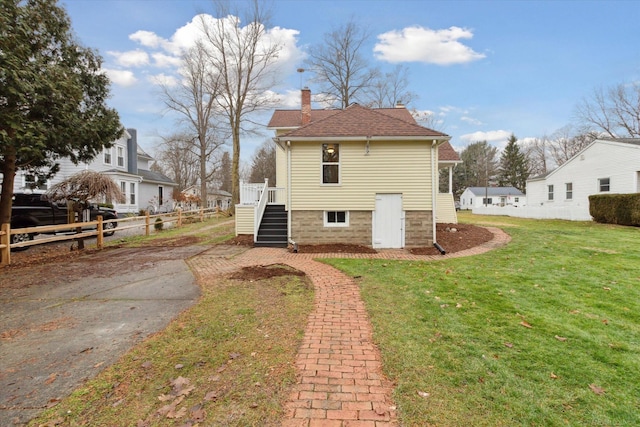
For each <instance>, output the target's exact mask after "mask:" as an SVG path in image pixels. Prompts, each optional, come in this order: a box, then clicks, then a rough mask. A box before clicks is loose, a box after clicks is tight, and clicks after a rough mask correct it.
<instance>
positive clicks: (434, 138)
mask: <svg viewBox="0 0 640 427" xmlns="http://www.w3.org/2000/svg"><path fill="white" fill-rule="evenodd" d="M279 138H280V139H282V140H285V141H291V142H318V141H344V142H346V141H390V140H393V141H430V142H431V141H437V143H438V145H440V144H443V143H445V142H447V141H449V140H450V139H451V137H450V136H448V135H438V136H435V135H434V136H286V135H282V136H280V137H279Z"/></svg>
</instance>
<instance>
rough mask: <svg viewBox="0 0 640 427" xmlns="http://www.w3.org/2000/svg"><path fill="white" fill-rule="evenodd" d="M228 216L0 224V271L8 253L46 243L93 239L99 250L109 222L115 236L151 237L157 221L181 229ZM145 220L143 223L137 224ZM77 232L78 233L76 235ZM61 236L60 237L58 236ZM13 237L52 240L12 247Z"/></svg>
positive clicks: (205, 212) (210, 212) (216, 212)
mask: <svg viewBox="0 0 640 427" xmlns="http://www.w3.org/2000/svg"><path fill="white" fill-rule="evenodd" d="M220 215H228V213H226V212H224V211H222V210H221V209H220V208H208V209H195V210H189V211H182V210H177V211H175V212H169V213H163V214H155V215H150V214H149V213H148V212H147V214H146V215H144V216H133V217H126V218H118V219H110V220H103V219H102V216H98V217H97V219H96V220H95V221H88V222H76V223H73V224H61V225H45V226H41V227H26V228H14V229H12V228H11V225H10V224H2V225H1V226H0V267H2V266H5V265H9V264H11V249H17V248H27V247H29V246H35V245H42V244H46V243H52V242H58V241H65V240H77V239H79V238H85V237H93V236H96V247H97V248H98V249H102V248H103V247H104V233H105V230H104V224H105V223H108V222H117V223H118V226H117V227H116V228H113V229H109V230H108V231H107V232H111V231H112V230H113V231H115V232H119V231H123V230H128V229H135V228H144V235H145V236H148V235H149V234H150V233H151V227H152V226H154V224H155V222H156V221H157V218H160V219H161V220H162V223H163V226H164V225H165V224H171V223H175V226H176V227H181V226H182V225H183V224H184V223H187V222H194V221H199V222H202V221H204V220H205V218H209V217H212V216H220ZM141 220H144V222H143V223H141V222H140V221H141ZM78 228H80V229H81V231H78ZM58 233H62V234H58ZM16 234H31V235H35V234H42V235H45V234H52V235H51V236H48V237H45V238H40V239H35V240H28V241H24V242H19V243H13V244H12V243H11V236H13V235H16Z"/></svg>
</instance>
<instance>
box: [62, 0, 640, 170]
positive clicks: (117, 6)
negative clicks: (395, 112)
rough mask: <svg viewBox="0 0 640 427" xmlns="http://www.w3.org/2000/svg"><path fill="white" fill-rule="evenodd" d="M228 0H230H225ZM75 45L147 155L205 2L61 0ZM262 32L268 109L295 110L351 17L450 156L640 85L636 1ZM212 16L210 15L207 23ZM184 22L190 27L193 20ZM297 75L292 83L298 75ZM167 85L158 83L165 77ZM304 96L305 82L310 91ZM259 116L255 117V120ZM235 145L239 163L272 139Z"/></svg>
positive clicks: (326, 18)
mask: <svg viewBox="0 0 640 427" xmlns="http://www.w3.org/2000/svg"><path fill="white" fill-rule="evenodd" d="M236 1H239V0H236ZM60 3H61V5H63V6H64V7H65V8H66V10H67V12H68V13H69V15H70V17H71V20H72V25H73V29H74V31H75V33H76V35H77V37H78V38H79V39H80V41H81V42H82V43H83V44H84V45H85V46H88V47H92V48H95V49H97V50H98V51H99V53H100V54H101V55H102V57H103V58H104V64H103V68H104V69H105V70H106V71H107V73H108V75H109V76H110V77H111V80H112V95H113V96H112V98H111V99H110V100H109V103H110V105H111V106H113V107H114V108H116V109H117V110H118V112H119V114H120V117H121V121H122V123H123V125H124V126H125V127H134V128H136V129H138V137H139V142H140V143H141V145H142V146H143V147H144V148H145V150H147V151H149V152H150V153H153V152H154V151H155V147H156V145H157V144H158V143H159V141H160V135H168V134H170V133H171V132H172V131H173V130H174V129H175V123H174V121H173V119H172V118H171V117H169V116H167V115H163V106H162V105H163V104H162V100H161V98H160V96H159V94H158V88H157V85H156V84H154V82H157V81H158V80H159V79H160V80H162V79H168V78H171V77H170V76H172V75H175V70H176V67H177V61H176V59H177V57H178V56H179V52H180V49H181V48H184V47H185V46H188V45H189V44H190V43H191V42H192V40H193V39H194V37H195V36H194V34H195V33H196V32H195V29H194V24H193V22H195V21H194V17H195V16H196V15H198V14H200V13H209V14H211V13H213V10H214V8H213V5H212V2H211V1H210V0H61V2H60ZM269 4H270V5H271V9H272V12H273V13H272V19H271V24H272V25H271V26H270V34H271V35H272V36H273V37H278V38H279V40H280V41H281V42H282V43H283V44H284V46H285V51H284V53H283V55H282V64H281V69H282V70H283V72H282V76H281V80H282V84H281V85H279V86H278V87H276V88H274V91H275V92H277V93H278V94H281V95H282V102H281V105H280V106H279V108H295V107H297V106H298V105H299V89H300V82H301V80H300V79H301V76H300V74H299V73H297V72H296V69H297V68H299V67H303V66H304V65H303V62H304V58H305V55H306V54H307V52H308V51H309V48H310V47H311V46H313V45H315V44H317V43H319V42H321V41H322V38H323V35H324V33H326V32H328V31H330V30H331V29H333V28H335V27H336V26H337V25H339V24H342V23H345V22H347V21H348V20H349V19H354V20H355V21H356V22H358V23H359V24H360V25H362V26H363V27H366V28H368V30H369V31H370V32H371V34H372V35H373V37H372V40H371V44H370V45H368V46H367V47H366V49H365V51H364V53H365V54H366V55H367V56H368V58H369V60H370V61H371V64H372V65H375V66H379V67H380V68H381V69H382V70H383V71H385V70H386V71H390V70H391V69H393V68H394V67H395V66H396V64H401V65H406V66H408V67H409V71H410V74H409V80H410V89H411V90H412V91H413V92H415V93H417V94H418V96H419V99H418V100H417V101H415V102H414V107H415V108H416V109H418V110H420V111H429V112H432V113H433V114H435V115H436V117H437V119H438V120H439V121H440V125H438V130H441V131H444V132H446V133H447V134H449V135H451V137H452V139H451V142H452V144H453V146H454V147H455V148H456V149H458V150H461V149H463V148H464V147H465V146H466V145H468V144H469V143H472V142H475V141H478V140H485V139H486V140H488V141H489V142H490V143H491V144H493V145H495V146H497V147H499V148H501V147H503V146H504V144H505V142H506V139H507V137H508V136H509V135H510V134H511V133H514V134H515V135H516V136H517V137H518V138H519V139H520V140H522V141H525V140H526V139H527V138H534V137H542V136H543V135H549V134H552V133H553V132H554V131H556V130H558V129H559V128H561V127H563V126H565V125H568V124H569V123H571V122H573V121H574V112H575V107H576V105H577V104H578V102H579V101H580V100H581V99H583V98H585V97H589V96H590V95H591V93H592V92H593V90H594V89H596V88H607V87H610V86H613V85H617V84H620V83H630V82H634V81H638V80H640V31H639V30H638V23H639V22H640V2H638V1H632V0H628V1H577V0H576V1H420V0H413V1H411V0H409V1H399V0H395V1H394V0H366V1H365V0H342V1H329V0H327V1H323V0H316V1H313V0H308V1H307V0H273V1H271V2H270V3H269ZM215 18H218V17H215ZM192 21H193V22H192ZM308 77H309V76H306V75H305V74H304V73H303V74H302V79H303V85H306V84H307V83H306V82H305V81H304V79H306V78H308ZM165 81H167V80H165ZM309 86H310V88H311V89H312V91H313V89H314V87H313V85H311V84H309ZM269 116H270V114H266V115H263V116H261V117H258V118H257V119H258V121H260V122H262V123H264V124H265V125H266V123H267V121H268V119H269ZM263 133H264V136H261V137H253V138H245V139H244V140H243V142H242V144H243V145H242V158H243V159H244V160H245V161H247V162H248V161H250V158H251V156H252V154H253V152H254V150H255V147H256V146H257V145H259V144H260V143H261V142H262V141H264V140H265V139H267V138H269V137H271V136H272V135H271V133H270V132H269V131H267V130H266V129H263Z"/></svg>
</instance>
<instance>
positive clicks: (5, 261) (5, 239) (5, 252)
mask: <svg viewBox="0 0 640 427" xmlns="http://www.w3.org/2000/svg"><path fill="white" fill-rule="evenodd" d="M0 230H2V232H3V233H4V234H2V235H0V244H2V245H4V248H2V249H0V265H9V264H11V224H2V226H0Z"/></svg>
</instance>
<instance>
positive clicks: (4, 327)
mask: <svg viewBox="0 0 640 427" xmlns="http://www.w3.org/2000/svg"><path fill="white" fill-rule="evenodd" d="M206 249H207V248H206V247H204V246H185V247H164V248H163V247H142V248H117V249H109V250H104V251H101V252H97V253H94V254H87V255H82V256H79V257H75V258H73V259H69V260H59V261H55V262H52V263H46V264H43V265H33V266H30V267H23V268H19V269H14V268H11V269H0V361H1V364H0V425H2V426H12V425H23V424H25V423H27V422H28V421H29V420H30V419H32V418H33V417H34V416H36V415H37V414H38V413H39V412H40V411H42V410H43V409H44V408H46V407H48V406H50V405H55V404H56V402H57V401H58V400H59V399H61V398H62V397H64V396H66V395H68V394H69V393H70V392H71V391H73V390H74V389H76V388H77V387H78V386H79V385H80V384H82V383H83V382H84V381H85V380H87V379H89V378H92V377H93V376H95V375H96V374H97V373H99V372H100V371H101V370H102V369H104V368H105V367H107V366H109V365H111V364H112V363H114V362H115V361H116V360H117V359H118V358H119V357H120V356H122V355H123V354H124V353H125V352H126V351H127V350H129V349H130V348H131V347H133V346H134V345H136V344H137V343H139V342H140V341H142V340H143V339H145V338H146V337H148V336H149V335H151V334H153V333H154V332H157V331H159V330H162V329H163V328H164V327H166V325H167V324H168V323H169V322H170V321H171V320H172V319H173V318H174V317H175V316H176V315H177V314H179V313H180V312H182V311H183V310H185V309H186V308H188V307H190V306H191V305H193V304H194V303H195V302H196V301H197V299H198V297H199V295H200V289H199V287H198V286H197V285H196V281H195V278H194V277H193V275H192V274H191V271H190V270H189V268H188V267H187V265H186V263H185V261H184V260H185V259H187V258H189V257H191V256H194V255H196V254H198V253H200V252H202V251H204V250H206Z"/></svg>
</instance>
